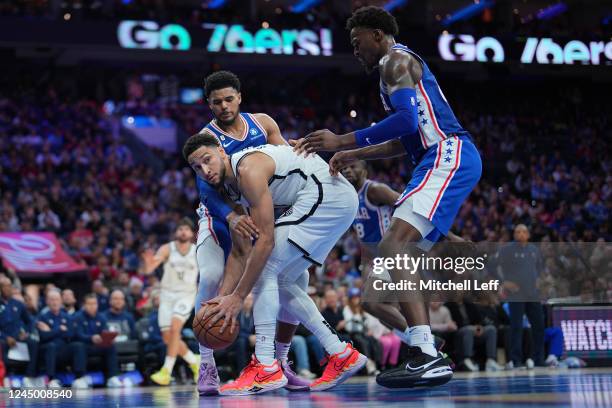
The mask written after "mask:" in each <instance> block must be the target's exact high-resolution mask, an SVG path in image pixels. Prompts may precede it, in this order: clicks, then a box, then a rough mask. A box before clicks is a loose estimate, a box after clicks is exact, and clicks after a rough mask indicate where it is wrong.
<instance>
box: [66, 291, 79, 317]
mask: <svg viewBox="0 0 612 408" xmlns="http://www.w3.org/2000/svg"><path fill="white" fill-rule="evenodd" d="M62 303H63V305H64V310H65V311H66V313H68V315H70V316H72V315H73V314H75V313H76V311H77V304H76V303H77V301H76V297H75V296H74V292H73V291H72V289H64V290H63V291H62Z"/></svg>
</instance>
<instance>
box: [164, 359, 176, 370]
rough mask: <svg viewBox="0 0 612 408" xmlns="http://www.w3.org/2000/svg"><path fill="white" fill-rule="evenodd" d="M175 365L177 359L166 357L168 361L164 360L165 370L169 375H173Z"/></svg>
mask: <svg viewBox="0 0 612 408" xmlns="http://www.w3.org/2000/svg"><path fill="white" fill-rule="evenodd" d="M174 363H176V357H169V356H166V359H165V360H164V368H165V369H166V370H168V372H169V373H172V370H174Z"/></svg>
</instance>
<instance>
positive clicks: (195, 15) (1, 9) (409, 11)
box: [0, 0, 612, 38]
mask: <svg viewBox="0 0 612 408" xmlns="http://www.w3.org/2000/svg"><path fill="white" fill-rule="evenodd" d="M385 3H387V2H385V1H380V0H354V1H350V2H349V1H347V2H318V4H317V2H315V4H311V5H309V6H308V7H306V8H305V9H304V10H300V9H295V8H294V6H295V5H296V4H292V2H280V3H279V2H270V1H269V0H257V1H255V2H253V3H252V4H251V3H249V4H247V5H245V4H244V3H243V2H240V1H238V0H227V1H225V2H220V1H212V0H204V1H195V0H194V1H183V2H172V1H169V0H156V1H151V0H72V1H60V0H37V1H32V0H8V1H3V2H2V3H0V16H9V17H21V18H27V19H45V20H59V21H62V20H64V21H75V20H76V21H83V20H84V21H117V20H125V19H133V20H155V21H160V22H172V23H180V24H188V25H189V24H191V25H194V26H197V25H200V24H202V23H223V24H245V25H247V26H248V25H251V24H253V22H255V21H259V22H264V21H265V22H267V23H268V24H269V25H270V26H271V27H275V28H279V27H292V28H311V29H313V28H314V29H317V28H319V27H327V28H332V29H339V30H342V29H344V24H345V22H346V19H347V18H348V17H349V16H350V14H351V12H352V11H353V10H355V9H357V8H359V7H362V6H367V5H376V6H383V5H384V4H385ZM509 3H510V2H503V4H500V5H499V6H497V7H495V6H494V7H491V8H490V9H489V11H488V12H484V13H478V14H477V15H476V16H473V17H472V18H469V19H466V20H459V21H458V22H455V23H453V24H452V25H451V28H452V29H453V30H455V31H456V32H463V33H474V34H480V35H492V34H493V35H495V34H497V35H505V34H507V33H508V32H512V33H517V34H520V35H534V34H535V35H539V36H558V37H566V36H575V37H585V38H588V37H594V38H607V37H608V36H609V34H610V32H611V30H612V28H611V27H612V26H611V24H610V16H609V10H608V9H606V7H605V6H604V5H603V3H602V4H593V5H592V6H591V7H590V9H589V13H588V14H585V13H584V12H583V10H579V5H574V6H570V9H569V11H568V12H566V13H560V14H559V15H556V16H555V18H549V19H539V18H537V14H538V11H541V10H542V9H544V8H547V7H548V6H549V4H548V3H546V2H541V3H540V4H538V3H535V2H532V4H524V2H513V3H514V4H512V5H509ZM397 5H398V6H399V7H395V8H394V10H393V11H392V12H393V14H394V15H395V16H396V18H397V20H398V24H399V26H400V27H402V31H403V32H404V34H406V32H407V31H410V30H421V31H422V30H423V29H429V30H431V29H433V30H437V31H441V30H443V29H447V28H448V26H445V25H442V22H443V20H444V19H446V17H448V16H450V15H451V13H455V12H457V11H458V10H460V7H458V6H457V5H455V4H454V3H449V5H445V4H444V2H432V4H431V5H429V6H428V7H425V8H424V7H423V2H420V3H415V4H406V5H401V4H397ZM237 9H239V10H240V11H241V12H240V13H236V10H237Z"/></svg>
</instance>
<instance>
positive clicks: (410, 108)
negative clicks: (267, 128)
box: [293, 6, 482, 387]
mask: <svg viewBox="0 0 612 408" xmlns="http://www.w3.org/2000/svg"><path fill="white" fill-rule="evenodd" d="M347 29H348V30H350V39H351V44H352V45H353V48H354V54H355V56H356V57H357V58H358V60H359V61H360V63H361V64H362V65H363V66H364V68H365V70H366V72H367V73H370V72H373V71H374V70H376V69H378V71H379V73H380V95H381V99H382V102H383V106H384V108H385V110H386V111H387V113H388V115H389V116H387V118H386V119H384V120H382V121H380V122H378V123H377V124H375V125H373V126H371V127H369V128H366V129H361V130H357V131H354V132H350V133H347V134H343V135H336V134H334V133H332V132H331V131H329V130H319V131H316V132H313V133H311V134H309V135H307V136H306V137H305V138H303V139H300V140H298V141H296V142H294V143H293V145H294V147H295V149H296V150H297V151H299V152H307V153H311V152H316V151H340V150H342V152H339V153H336V155H334V157H333V158H332V160H331V162H330V168H331V171H332V172H336V171H338V170H340V169H342V168H343V167H345V166H346V165H347V164H349V163H351V162H353V161H355V160H359V159H361V160H371V159H380V158H388V157H396V156H403V155H408V156H409V157H410V158H411V160H412V161H413V162H414V164H415V165H416V167H415V169H414V171H413V174H412V179H411V180H410V182H409V183H408V185H407V187H406V190H405V191H404V193H403V194H402V195H401V196H400V198H399V199H398V201H397V202H396V204H395V212H394V213H393V219H392V221H391V225H390V227H389V230H388V231H387V232H386V233H385V235H384V237H383V239H382V241H381V243H380V244H379V246H378V250H379V253H378V255H379V256H381V257H384V258H394V257H395V256H396V255H397V254H400V253H403V252H405V251H406V250H408V252H409V255H412V256H417V254H416V251H415V250H414V245H413V246H411V245H410V244H411V243H421V244H424V242H421V241H424V240H426V241H431V242H435V241H437V240H438V239H439V238H440V237H441V236H444V235H447V234H448V231H449V228H450V226H451V224H452V223H453V220H454V218H455V217H456V215H457V213H458V211H459V208H460V207H461V204H462V203H463V202H464V201H465V200H466V199H467V197H468V196H469V194H470V192H471V191H472V189H473V188H474V186H476V184H477V183H478V180H479V179H480V175H481V173H482V163H481V160H480V155H479V153H478V150H477V149H476V147H475V146H474V144H473V143H472V140H471V138H470V136H469V134H468V132H467V131H466V130H464V129H463V128H462V127H461V125H460V124H459V122H458V120H457V118H456V117H455V115H454V114H453V111H452V110H451V108H450V106H449V104H448V102H447V101H446V98H445V97H444V95H443V94H442V91H441V89H440V87H439V86H438V83H437V81H436V79H435V77H434V75H433V74H432V73H431V71H430V70H429V68H428V66H427V64H426V63H425V61H423V59H422V58H421V57H419V56H418V55H417V54H416V53H414V52H413V51H412V50H410V49H409V48H407V47H406V46H404V45H401V44H397V43H396V42H395V39H394V36H395V35H397V34H398V31H399V30H398V26H397V22H396V21H395V18H394V17H393V16H392V15H391V14H389V13H388V12H387V11H385V10H384V9H382V8H379V7H373V6H369V7H363V8H361V9H358V10H356V11H355V12H354V13H353V15H352V16H351V17H350V18H349V20H348V21H347ZM349 149H353V150H349ZM346 150H349V151H346ZM389 273H390V275H391V278H392V279H393V281H394V282H399V281H401V280H403V279H409V280H412V281H414V282H415V283H416V284H417V287H418V279H419V274H418V273H416V274H414V275H411V274H409V273H408V274H407V273H405V272H403V271H402V270H398V269H396V268H391V269H390V270H389ZM398 295H399V296H400V297H401V298H400V309H401V314H402V316H403V317H404V318H405V320H406V322H407V323H408V325H409V327H408V328H406V332H405V336H406V337H407V338H408V340H409V342H410V344H411V345H412V346H413V347H412V348H411V353H410V357H409V359H408V361H407V362H406V363H405V364H403V365H402V366H400V367H399V368H397V369H392V370H388V371H385V372H383V373H381V374H380V375H379V376H378V377H377V382H378V383H379V384H380V385H383V386H387V387H414V386H433V385H440V384H444V383H446V382H448V381H449V380H450V379H451V378H452V375H453V373H452V370H451V368H450V366H449V363H448V361H447V360H446V359H445V358H444V357H443V355H442V354H441V353H439V352H437V351H436V349H435V347H434V338H433V336H432V334H431V328H430V326H429V318H428V314H427V306H426V304H425V302H424V301H423V297H422V294H421V293H420V292H419V291H405V292H400V293H398Z"/></svg>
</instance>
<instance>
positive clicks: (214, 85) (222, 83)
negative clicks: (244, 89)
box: [204, 71, 240, 98]
mask: <svg viewBox="0 0 612 408" xmlns="http://www.w3.org/2000/svg"><path fill="white" fill-rule="evenodd" d="M223 88H234V89H235V90H236V91H238V92H240V80H239V79H238V77H237V76H236V74H234V73H233V72H230V71H217V72H214V73H212V74H210V75H209V76H207V77H206V79H205V80H204V92H205V93H206V97H207V98H208V97H209V96H210V94H211V92H212V91H216V90H217V89H223Z"/></svg>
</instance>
